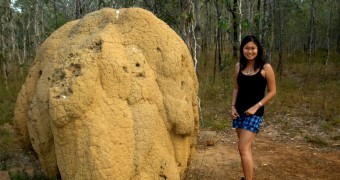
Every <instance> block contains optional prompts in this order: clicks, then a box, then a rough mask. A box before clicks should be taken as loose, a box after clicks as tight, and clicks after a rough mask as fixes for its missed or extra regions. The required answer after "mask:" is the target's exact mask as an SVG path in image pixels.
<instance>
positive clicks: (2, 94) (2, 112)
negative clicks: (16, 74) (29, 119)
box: [0, 80, 21, 125]
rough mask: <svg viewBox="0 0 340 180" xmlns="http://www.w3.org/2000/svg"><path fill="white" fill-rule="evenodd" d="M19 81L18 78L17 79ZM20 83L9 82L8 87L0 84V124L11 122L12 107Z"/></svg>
mask: <svg viewBox="0 0 340 180" xmlns="http://www.w3.org/2000/svg"><path fill="white" fill-rule="evenodd" d="M18 81H19V82H21V81H20V80H18ZM20 87H21V84H16V83H14V84H13V83H9V88H8V89H6V88H5V87H4V86H0V125H2V124H5V123H10V124H11V123H12V118H13V115H14V107H15V102H16V98H17V96H18V93H19V90H20Z"/></svg>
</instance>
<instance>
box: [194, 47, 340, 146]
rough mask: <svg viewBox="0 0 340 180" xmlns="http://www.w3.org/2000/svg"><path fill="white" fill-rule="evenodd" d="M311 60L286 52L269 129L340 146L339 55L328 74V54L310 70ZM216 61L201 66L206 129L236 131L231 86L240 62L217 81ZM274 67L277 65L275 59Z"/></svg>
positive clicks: (332, 59) (270, 110)
mask: <svg viewBox="0 0 340 180" xmlns="http://www.w3.org/2000/svg"><path fill="white" fill-rule="evenodd" d="M211 52H213V51H211ZM208 57H213V56H212V55H210V56H209V55H208ZM307 57H308V55H307V54H304V53H301V52H299V53H296V55H295V56H294V58H293V56H292V55H289V54H285V57H284V71H283V73H282V76H281V77H277V90H278V91H277V96H276V97H275V99H274V100H273V101H271V102H270V103H269V104H268V105H267V106H266V113H265V119H266V122H265V123H264V126H267V125H273V126H274V127H275V128H277V129H278V131H280V132H281V133H282V134H285V135H288V136H290V137H296V136H301V137H303V138H305V140H306V141H307V142H311V143H315V144H322V145H323V146H324V145H325V146H328V145H332V144H339V136H338V129H339V128H340V103H339V102H340V88H339V87H340V77H339V76H340V74H339V67H340V66H339V65H340V61H339V60H337V59H339V54H336V53H332V54H331V56H330V61H329V64H328V68H327V70H328V71H327V75H325V65H324V61H325V52H321V51H320V52H318V53H317V54H316V55H315V57H313V59H312V60H313V61H312V64H311V65H310V67H309V66H308V59H307ZM204 61H206V63H205V64H206V66H205V67H204V66H203V65H204ZM213 61H214V60H213V58H206V57H202V58H201V59H200V62H199V63H200V64H199V70H198V72H199V81H200V93H199V96H200V98H201V106H202V113H201V115H202V121H201V123H202V125H201V127H202V128H203V129H212V130H221V129H224V128H226V127H231V123H230V116H229V114H230V104H231V93H232V86H231V84H232V71H233V68H234V65H235V63H236V60H231V59H226V60H225V62H224V65H225V68H224V69H223V71H218V72H217V73H216V76H215V78H213V63H214V62H213ZM272 66H273V67H274V68H275V67H276V60H275V56H274V60H273V63H272Z"/></svg>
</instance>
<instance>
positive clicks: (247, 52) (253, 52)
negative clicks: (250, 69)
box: [243, 41, 258, 60]
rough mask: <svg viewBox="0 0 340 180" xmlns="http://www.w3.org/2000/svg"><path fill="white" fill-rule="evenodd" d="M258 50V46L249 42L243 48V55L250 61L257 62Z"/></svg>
mask: <svg viewBox="0 0 340 180" xmlns="http://www.w3.org/2000/svg"><path fill="white" fill-rule="evenodd" d="M257 52H258V48H257V46H256V44H255V43H254V42H252V41H250V42H248V43H247V44H246V45H245V46H244V47H243V54H244V57H246V58H247V59H248V60H255V58H256V56H257Z"/></svg>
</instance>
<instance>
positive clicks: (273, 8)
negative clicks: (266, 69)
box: [267, 0, 275, 63]
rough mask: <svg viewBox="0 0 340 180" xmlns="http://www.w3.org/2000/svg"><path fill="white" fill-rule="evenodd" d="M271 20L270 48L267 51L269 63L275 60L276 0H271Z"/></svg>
mask: <svg viewBox="0 0 340 180" xmlns="http://www.w3.org/2000/svg"><path fill="white" fill-rule="evenodd" d="M269 6H270V9H269V22H270V39H269V50H268V51H267V55H268V56H267V57H268V61H269V63H272V61H273V55H272V52H273V48H274V47H273V46H274V10H275V3H274V0H269Z"/></svg>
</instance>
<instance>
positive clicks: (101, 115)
mask: <svg viewBox="0 0 340 180" xmlns="http://www.w3.org/2000/svg"><path fill="white" fill-rule="evenodd" d="M197 91H198V84H197V78H196V74H195V71H194V67H193V64H192V59H191V56H190V53H189V51H188V49H187V47H186V45H185V44H184V42H183V41H182V40H181V38H180V37H179V36H178V35H177V34H176V33H175V32H174V31H172V30H171V29H170V27H168V26H167V25H166V24H165V23H164V22H162V21H161V20H159V19H157V18H156V17H155V16H154V15H153V14H151V13H150V12H148V11H145V10H142V9H138V8H131V9H120V10H115V9H102V10H100V11H97V12H93V13H91V14H88V15H87V16H85V17H84V18H83V19H81V20H76V21H73V22H69V23H67V24H65V25H64V26H63V27H61V28H60V29H58V30H57V31H56V32H54V33H53V34H52V35H51V36H50V37H49V38H48V39H47V40H46V41H45V42H44V43H43V45H42V46H41V48H40V49H39V51H38V53H37V56H36V59H35V62H34V64H33V65H32V67H31V69H30V72H29V75H28V77H27V79H26V82H25V84H24V85H23V87H22V90H21V92H20V94H19V96H18V99H17V104H16V109H15V117H14V123H15V126H16V129H17V131H18V133H19V135H20V136H21V137H22V139H23V140H24V141H25V142H27V143H30V144H31V145H32V146H33V148H34V150H35V151H36V152H37V154H38V157H39V160H40V162H41V165H42V167H43V169H44V170H45V171H46V173H48V174H49V175H50V176H55V175H56V174H58V172H60V174H61V176H62V178H63V179H159V178H161V179H162V178H163V179H165V178H168V179H179V178H180V175H181V174H182V173H183V172H184V170H185V169H186V167H187V164H188V163H189V159H190V156H191V155H192V153H193V151H194V145H195V141H196V136H197V132H198V108H197Z"/></svg>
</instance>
